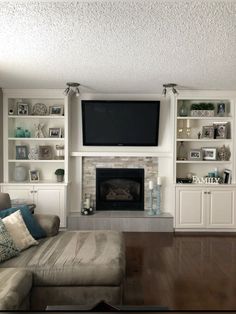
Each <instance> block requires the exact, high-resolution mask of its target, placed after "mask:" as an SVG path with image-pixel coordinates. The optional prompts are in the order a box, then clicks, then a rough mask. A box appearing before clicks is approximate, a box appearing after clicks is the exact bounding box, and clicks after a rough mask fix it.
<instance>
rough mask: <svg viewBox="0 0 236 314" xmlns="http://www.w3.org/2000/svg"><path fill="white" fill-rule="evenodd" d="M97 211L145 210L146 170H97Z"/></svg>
mask: <svg viewBox="0 0 236 314" xmlns="http://www.w3.org/2000/svg"><path fill="white" fill-rule="evenodd" d="M96 210H144V169H133V168H132V169H131V168H125V169H124V168H97V169H96Z"/></svg>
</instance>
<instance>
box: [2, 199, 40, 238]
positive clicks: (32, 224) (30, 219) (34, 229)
mask: <svg viewBox="0 0 236 314" xmlns="http://www.w3.org/2000/svg"><path fill="white" fill-rule="evenodd" d="M17 210H20V212H21V215H22V217H23V219H24V222H25V224H26V227H27V228H28V230H29V232H30V234H31V235H32V237H33V238H35V239H36V240H37V239H41V238H44V237H46V232H45V231H44V230H43V229H42V227H41V226H40V225H39V223H38V222H37V220H36V219H35V218H34V216H33V215H32V214H31V212H30V210H29V208H28V206H27V205H21V206H18V207H12V208H8V209H4V210H1V211H0V218H5V217H7V216H9V215H11V214H13V213H15V212H16V211H17Z"/></svg>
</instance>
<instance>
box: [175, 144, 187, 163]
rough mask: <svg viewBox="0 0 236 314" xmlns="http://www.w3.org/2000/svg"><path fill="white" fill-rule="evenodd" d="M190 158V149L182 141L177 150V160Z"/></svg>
mask: <svg viewBox="0 0 236 314" xmlns="http://www.w3.org/2000/svg"><path fill="white" fill-rule="evenodd" d="M187 159H188V151H187V149H186V147H185V145H184V142H182V141H181V142H180V145H179V147H178V151H177V160H187Z"/></svg>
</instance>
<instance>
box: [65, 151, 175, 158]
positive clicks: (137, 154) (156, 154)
mask: <svg viewBox="0 0 236 314" xmlns="http://www.w3.org/2000/svg"><path fill="white" fill-rule="evenodd" d="M70 156H71V157H108V156H112V157H113V156H115V157H159V158H162V157H163V158H171V157H172V154H171V153H169V152H121V151H113V152H111V151H104V152H101V151H98V152H71V153H70Z"/></svg>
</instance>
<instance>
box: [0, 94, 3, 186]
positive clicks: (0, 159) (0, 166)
mask: <svg viewBox="0 0 236 314" xmlns="http://www.w3.org/2000/svg"><path fill="white" fill-rule="evenodd" d="M2 181H3V94H2V89H1V88H0V182H2Z"/></svg>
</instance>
